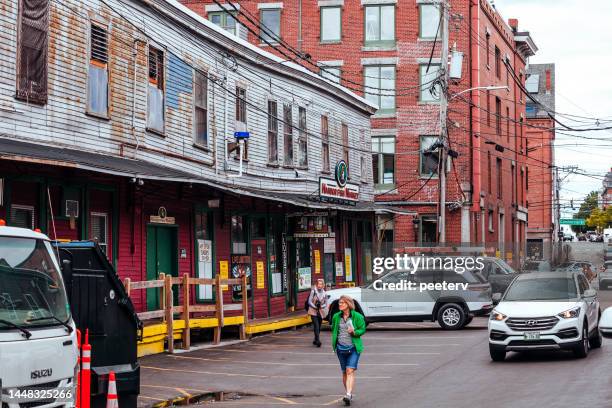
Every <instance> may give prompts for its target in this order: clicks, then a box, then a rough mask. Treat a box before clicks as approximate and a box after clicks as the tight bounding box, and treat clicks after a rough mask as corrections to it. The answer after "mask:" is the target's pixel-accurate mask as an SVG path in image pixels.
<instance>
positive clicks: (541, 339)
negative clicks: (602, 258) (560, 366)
mask: <svg viewBox="0 0 612 408" xmlns="http://www.w3.org/2000/svg"><path fill="white" fill-rule="evenodd" d="M497 300H499V303H498V304H497V306H496V307H495V309H494V310H493V311H492V312H491V315H490V318H489V351H490V354H491V359H492V360H493V361H502V360H504V358H505V357H506V352H508V351H529V350H572V351H573V352H574V354H575V355H576V357H580V358H584V357H586V356H587V354H588V353H589V348H598V347H601V343H602V337H601V333H599V330H598V329H597V325H598V321H599V317H600V316H601V310H600V309H599V300H598V299H597V292H596V291H595V290H593V289H592V288H591V286H590V285H589V282H588V281H587V279H586V277H585V276H584V275H583V274H582V273H579V272H534V273H530V274H525V275H520V276H518V277H517V278H516V279H515V280H514V281H513V282H512V284H511V285H510V286H509V287H508V290H507V291H506V293H505V294H504V295H503V297H501V295H500V294H499V293H496V294H495V295H494V296H493V301H494V302H495V301H497Z"/></svg>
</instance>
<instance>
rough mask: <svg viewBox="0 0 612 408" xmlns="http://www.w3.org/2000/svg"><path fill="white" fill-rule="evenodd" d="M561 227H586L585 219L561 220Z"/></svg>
mask: <svg viewBox="0 0 612 408" xmlns="http://www.w3.org/2000/svg"><path fill="white" fill-rule="evenodd" d="M559 224H561V225H586V222H585V220H584V218H561V219H560V220H559Z"/></svg>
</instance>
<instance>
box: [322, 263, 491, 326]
mask: <svg viewBox="0 0 612 408" xmlns="http://www.w3.org/2000/svg"><path fill="white" fill-rule="evenodd" d="M402 282H414V284H415V285H416V286H417V290H401V291H391V290H380V288H381V287H382V285H383V284H386V285H389V284H392V285H397V284H401V283H402ZM443 282H446V283H447V284H448V283H462V284H466V287H467V289H466V290H448V289H447V290H444V289H443V290H424V291H420V290H418V286H419V285H420V284H421V283H423V284H436V283H438V284H441V283H443ZM327 294H328V298H329V304H330V312H329V315H328V316H329V317H330V318H331V316H333V315H334V314H335V313H336V312H337V311H338V310H339V309H338V300H339V298H340V296H342V295H348V296H350V297H351V298H353V299H354V300H355V306H356V309H357V310H358V311H360V312H361V313H362V314H363V315H364V316H365V319H366V322H367V323H371V322H379V321H387V322H388V321H415V322H420V321H437V322H438V324H439V325H440V326H441V327H442V328H443V329H446V330H456V329H461V328H463V327H465V326H466V325H468V324H469V323H470V322H471V321H472V318H473V317H474V316H482V315H486V314H487V313H489V311H491V309H492V308H493V302H492V300H491V285H490V284H489V283H488V282H486V280H485V279H484V278H483V277H482V276H481V275H480V274H479V273H477V272H472V271H469V270H466V271H465V272H464V273H463V274H459V273H455V272H454V271H446V270H418V271H417V272H416V273H414V274H411V273H410V272H409V271H407V270H403V269H402V270H393V271H390V272H388V273H387V274H385V275H383V276H381V277H380V278H379V279H377V280H375V281H374V282H372V283H371V284H369V285H367V286H365V287H355V288H344V289H335V290H330V291H328V292H327Z"/></svg>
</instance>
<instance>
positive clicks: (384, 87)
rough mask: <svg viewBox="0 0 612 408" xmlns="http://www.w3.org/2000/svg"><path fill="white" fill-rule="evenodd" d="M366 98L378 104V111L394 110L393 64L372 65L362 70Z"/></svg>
mask: <svg viewBox="0 0 612 408" xmlns="http://www.w3.org/2000/svg"><path fill="white" fill-rule="evenodd" d="M363 74H364V76H365V81H364V83H365V87H364V88H365V89H364V92H365V96H366V99H367V100H368V101H370V102H372V103H375V104H377V105H378V113H392V112H394V111H395V65H372V66H366V67H365V68H364V70H363Z"/></svg>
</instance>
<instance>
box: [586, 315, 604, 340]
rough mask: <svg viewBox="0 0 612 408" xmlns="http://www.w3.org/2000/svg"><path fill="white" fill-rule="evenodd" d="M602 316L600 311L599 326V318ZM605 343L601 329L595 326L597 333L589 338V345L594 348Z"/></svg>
mask: <svg viewBox="0 0 612 408" xmlns="http://www.w3.org/2000/svg"><path fill="white" fill-rule="evenodd" d="M600 318H601V311H600V312H599V317H598V318H597V326H599V319H600ZM602 344H603V336H602V335H601V331H599V327H597V328H595V333H594V334H593V337H591V338H590V339H589V346H590V347H591V348H592V349H596V348H600V347H601V345H602Z"/></svg>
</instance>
